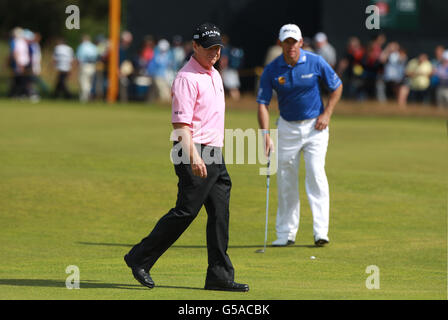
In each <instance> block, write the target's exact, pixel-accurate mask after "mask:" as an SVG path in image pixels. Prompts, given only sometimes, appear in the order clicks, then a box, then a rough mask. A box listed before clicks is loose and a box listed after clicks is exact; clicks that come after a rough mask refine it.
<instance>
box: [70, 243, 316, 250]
mask: <svg viewBox="0 0 448 320" xmlns="http://www.w3.org/2000/svg"><path fill="white" fill-rule="evenodd" d="M77 244H82V245H87V246H105V247H127V248H132V247H133V246H134V245H133V244H126V243H107V242H77ZM266 247H268V248H276V249H277V248H278V249H283V248H319V247H316V246H315V245H307V244H295V245H290V246H287V247H274V246H272V245H268V246H266ZM171 248H180V249H206V248H207V246H206V245H202V246H198V245H173V246H171ZM229 248H230V249H251V248H252V249H262V248H263V246H262V245H245V246H229Z"/></svg>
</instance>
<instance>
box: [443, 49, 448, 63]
mask: <svg viewBox="0 0 448 320" xmlns="http://www.w3.org/2000/svg"><path fill="white" fill-rule="evenodd" d="M442 59H443V60H447V61H448V50H445V51H444V52H443V54H442Z"/></svg>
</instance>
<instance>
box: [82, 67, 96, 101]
mask: <svg viewBox="0 0 448 320" xmlns="http://www.w3.org/2000/svg"><path fill="white" fill-rule="evenodd" d="M95 68H96V67H95V64H94V63H81V64H80V66H79V88H80V92H79V100H80V101H81V102H87V101H88V100H89V97H90V91H91V90H92V85H93V77H94V75H95V71H96V69H95Z"/></svg>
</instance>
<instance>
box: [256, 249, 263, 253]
mask: <svg viewBox="0 0 448 320" xmlns="http://www.w3.org/2000/svg"><path fill="white" fill-rule="evenodd" d="M255 253H264V249H258V250H257V251H255Z"/></svg>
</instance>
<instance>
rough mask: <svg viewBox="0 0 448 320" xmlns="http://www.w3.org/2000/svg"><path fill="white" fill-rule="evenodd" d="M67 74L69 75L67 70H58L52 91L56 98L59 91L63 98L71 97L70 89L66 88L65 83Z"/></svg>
mask: <svg viewBox="0 0 448 320" xmlns="http://www.w3.org/2000/svg"><path fill="white" fill-rule="evenodd" d="M68 75H69V73H68V72H63V71H59V73H58V79H57V82H56V87H55V90H54V93H53V97H54V98H58V97H59V95H60V94H61V93H62V96H63V97H64V98H65V99H70V98H71V97H72V95H71V93H70V91H69V90H68V88H67V84H66V80H67V77H68Z"/></svg>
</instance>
